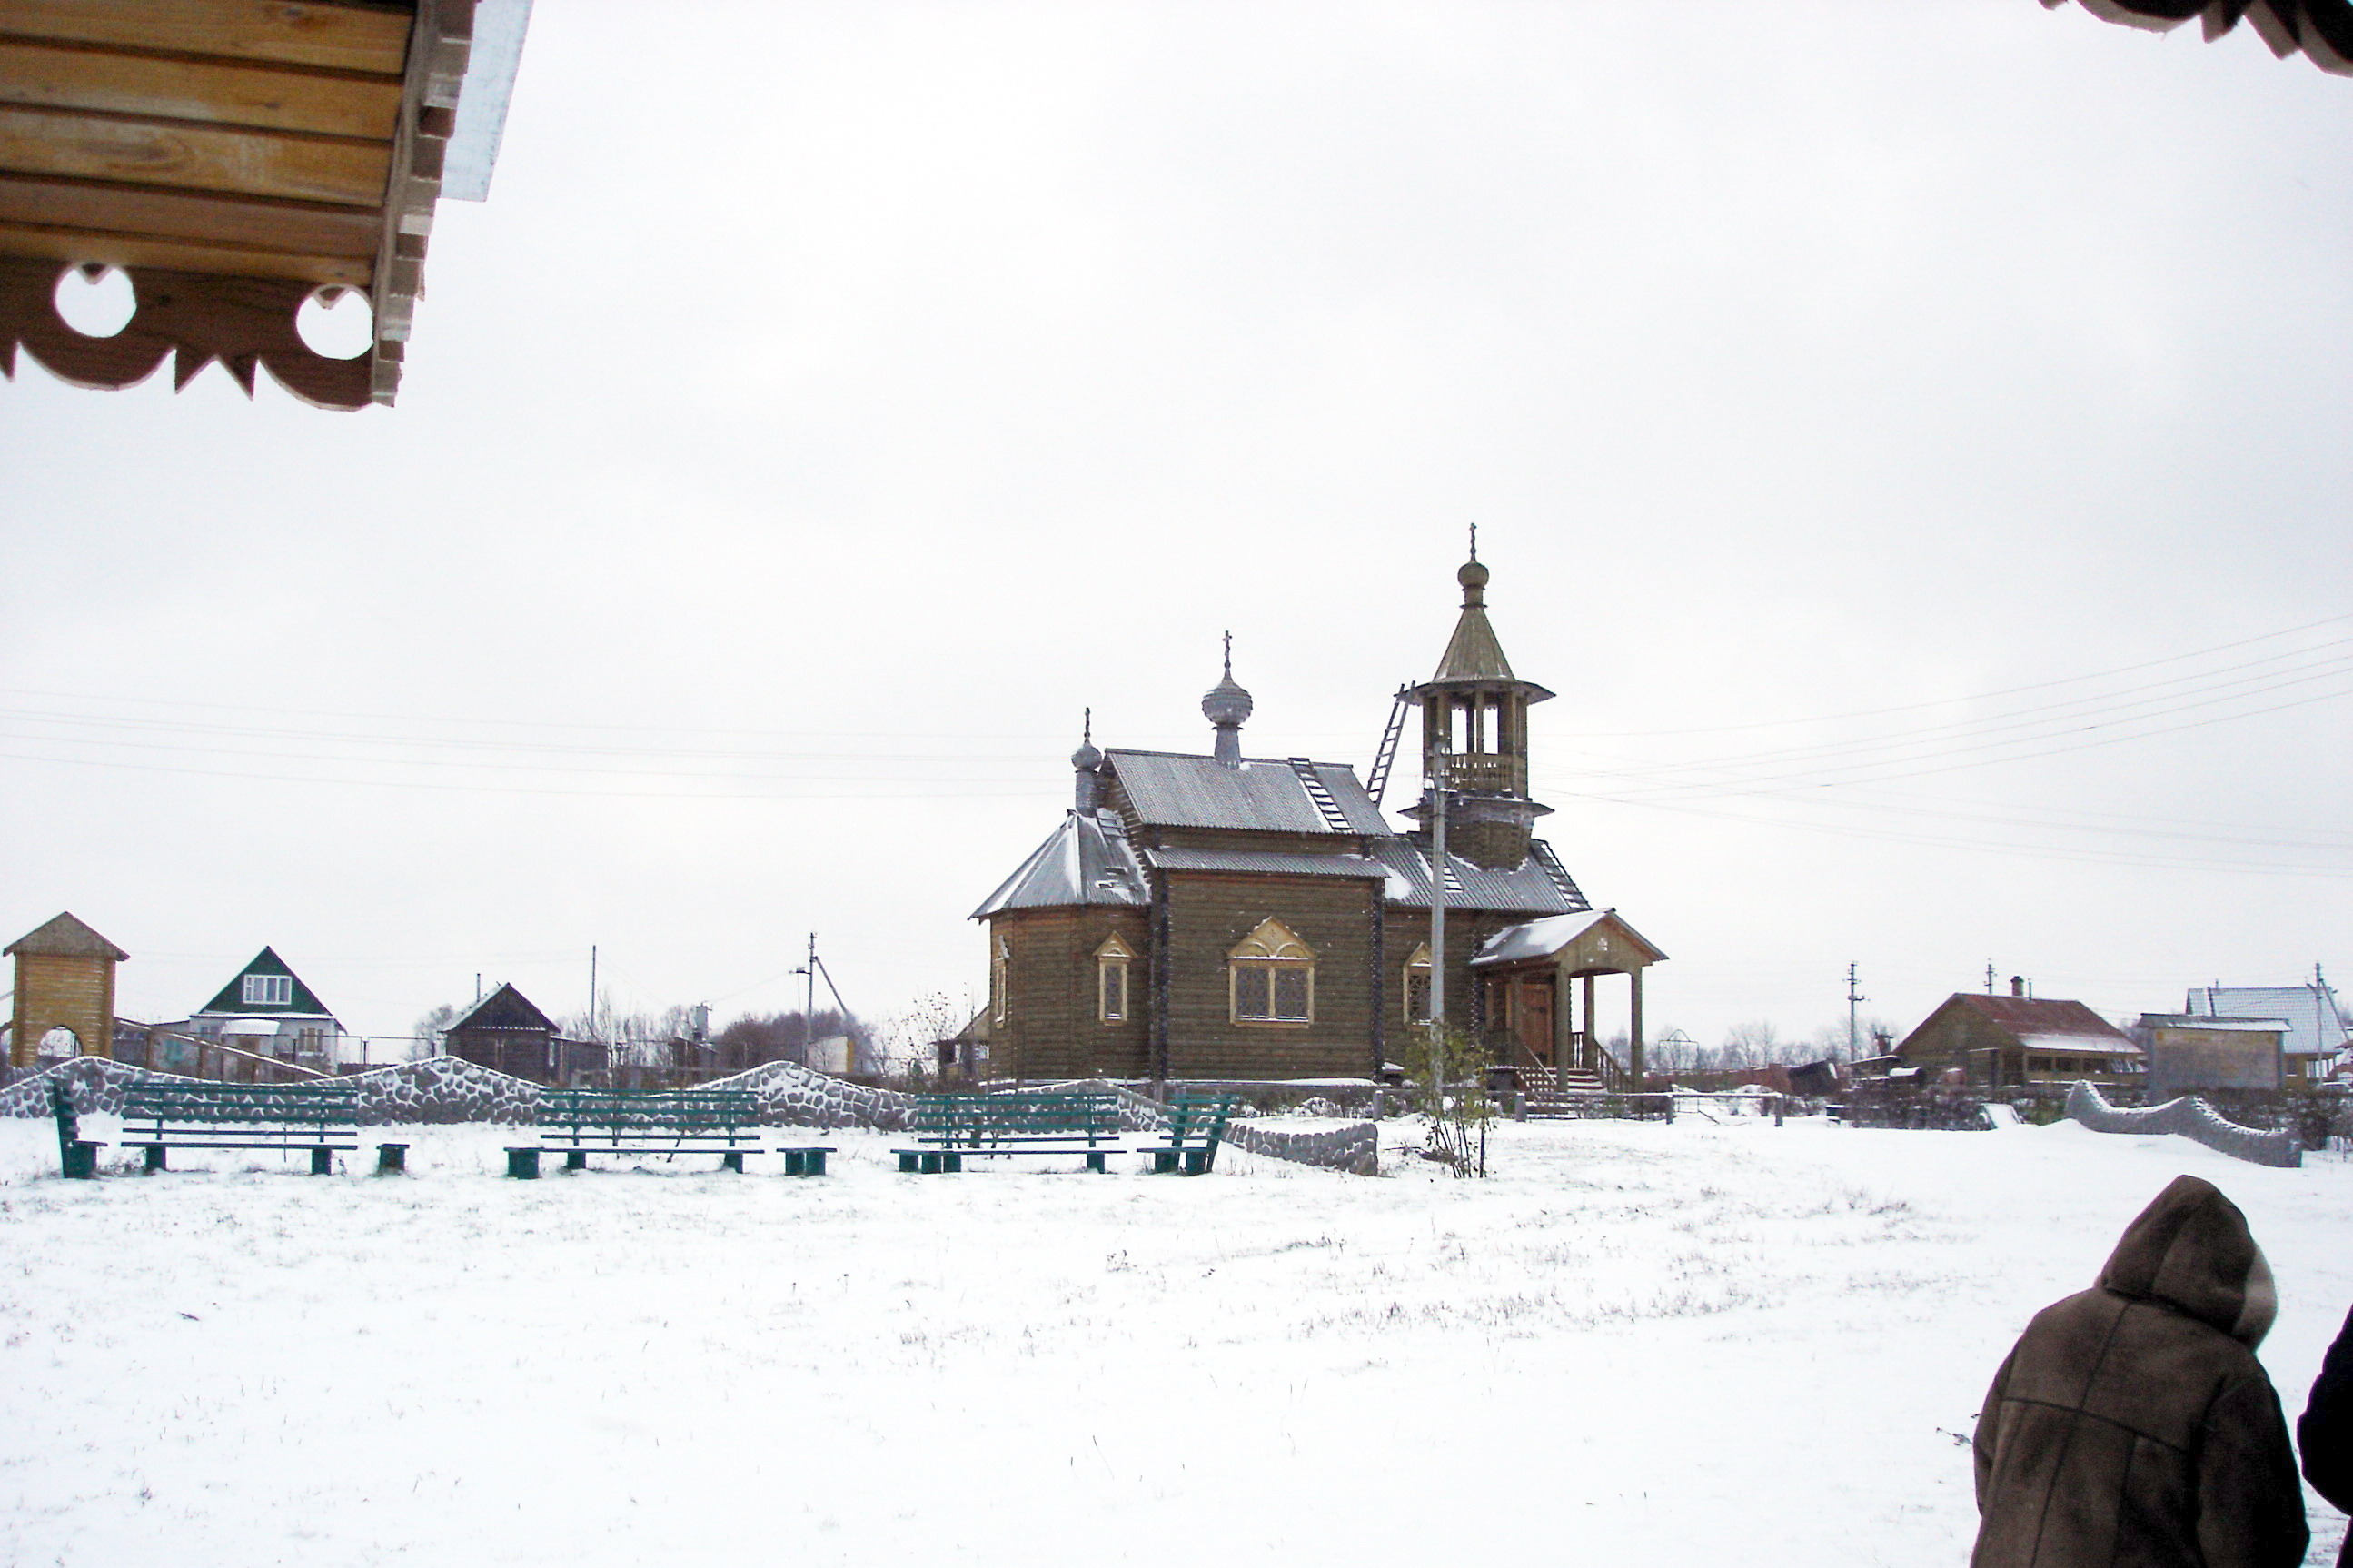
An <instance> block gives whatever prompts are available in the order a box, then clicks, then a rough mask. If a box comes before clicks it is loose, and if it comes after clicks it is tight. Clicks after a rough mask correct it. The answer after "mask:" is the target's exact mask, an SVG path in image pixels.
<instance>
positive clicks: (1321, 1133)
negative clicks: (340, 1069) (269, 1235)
mask: <svg viewBox="0 0 2353 1568" xmlns="http://www.w3.org/2000/svg"><path fill="white" fill-rule="evenodd" d="M172 1076H174V1075H172V1074H168V1073H157V1072H151V1071H150V1070H149V1069H148V1068H136V1067H130V1066H126V1065H125V1064H123V1063H121V1062H116V1061H109V1060H107V1059H106V1058H103V1057H77V1058H74V1059H73V1060H71V1061H67V1062H60V1063H58V1065H57V1066H55V1067H50V1068H41V1069H39V1070H37V1071H34V1072H28V1073H24V1074H21V1075H16V1077H15V1079H14V1081H12V1082H10V1083H9V1084H8V1085H7V1087H5V1088H4V1089H0V1116H47V1115H48V1114H49V1086H50V1085H51V1084H53V1083H58V1082H63V1083H64V1084H65V1085H66V1087H67V1089H68V1091H69V1093H70V1094H71V1096H72V1098H73V1105H74V1109H75V1110H77V1111H79V1112H80V1113H81V1114H82V1115H85V1116H119V1115H121V1111H122V1089H123V1086H124V1085H125V1084H127V1083H130V1082H131V1081H132V1080H133V1079H139V1078H169V1077H172ZM335 1081H336V1082H339V1083H343V1084H347V1085H349V1086H350V1087H351V1088H352V1089H354V1090H356V1091H357V1092H358V1095H359V1107H358V1112H357V1115H358V1120H359V1122H360V1124H361V1125H362V1126H364V1127H387V1126H402V1125H407V1124H411V1123H427V1124H447V1123H453V1122H461V1121H490V1122H502V1123H506V1124H509V1125H517V1124H528V1123H530V1122H532V1121H536V1120H537V1119H538V1115H539V1096H540V1086H539V1085H538V1084H535V1083H531V1082H528V1081H526V1080H525V1079H519V1078H510V1077H509V1076H507V1075H506V1074H505V1073H502V1072H494V1071H492V1070H491V1068H486V1067H480V1066H477V1065H476V1064H474V1063H472V1062H470V1061H466V1060H464V1059H463V1058H459V1057H427V1058H425V1059H424V1060H423V1061H415V1062H402V1063H400V1064H399V1065H397V1066H396V1067H386V1068H375V1069H373V1070H371V1071H368V1072H363V1073H353V1074H352V1075H350V1076H349V1077H347V1078H343V1079H336V1080H335ZM702 1087H703V1088H705V1089H743V1090H745V1091H747V1092H748V1093H750V1094H752V1095H754V1096H755V1097H757V1099H758V1101H759V1106H760V1121H761V1123H762V1124H763V1125H764V1126H769V1127H872V1128H877V1129H880V1130H881V1131H898V1130H900V1129H902V1128H903V1127H905V1126H906V1125H907V1116H908V1110H909V1109H910V1103H911V1102H910V1100H909V1097H908V1096H906V1095H903V1094H900V1093H897V1092H896V1091H894V1090H892V1089H869V1088H867V1087H865V1086H864V1085H862V1084H855V1083H844V1082H843V1081H842V1080H841V1079H837V1078H829V1077H828V1076H827V1075H825V1074H824V1073H821V1072H812V1071H810V1070H809V1069H808V1068H804V1067H797V1066H795V1065H794V1064H793V1063H791V1062H768V1063H766V1064H765V1065H763V1066H760V1067H756V1068H752V1069H751V1070H750V1071H748V1072H740V1073H737V1074H735V1075H734V1076H733V1077H732V1078H723V1079H716V1080H714V1081H712V1082H711V1083H708V1084H705V1085H703V1086H702ZM1058 1087H1062V1088H1071V1089H1080V1088H1084V1089H1109V1090H1111V1091H1112V1092H1113V1094H1115V1095H1116V1096H1118V1098H1119V1104H1120V1125H1121V1126H1122V1127H1123V1128H1124V1129H1125V1130H1127V1131H1131V1132H1155V1131H1160V1130H1161V1129H1163V1128H1165V1127H1166V1126H1167V1125H1168V1117H1167V1113H1166V1111H1165V1110H1162V1109H1161V1107H1160V1104H1159V1102H1158V1101H1156V1100H1152V1099H1150V1098H1149V1097H1147V1096H1145V1095H1141V1094H1138V1093H1136V1092H1135V1091H1134V1089H1126V1088H1123V1087H1122V1086H1120V1085H1117V1084H1113V1083H1108V1082H1105V1081H1103V1080H1102V1079H1094V1080H1092V1081H1089V1082H1086V1083H1082V1084H1069V1085H1061V1086H1058ZM1226 1135H1227V1137H1228V1138H1229V1139H1231V1140H1232V1142H1233V1143H1234V1145H1235V1146H1236V1147H1237V1148H1242V1149H1248V1150H1250V1152H1253V1153H1258V1154H1268V1155H1271V1156H1273V1157H1274V1158H1276V1159H1278V1160H1293V1161H1297V1162H1298V1163H1302V1164H1307V1165H1320V1166H1323V1167H1324V1168H1326V1169H1329V1170H1335V1171H1350V1172H1354V1173H1357V1174H1360V1175H1371V1174H1373V1173H1375V1168H1376V1162H1375V1139H1374V1127H1373V1124H1372V1123H1371V1122H1362V1123H1359V1124H1357V1125H1356V1126H1352V1127H1344V1128H1336V1129H1323V1130H1314V1131H1307V1130H1301V1131H1293V1130H1292V1129H1289V1128H1285V1127H1282V1125H1280V1124H1279V1123H1271V1122H1265V1121H1248V1122H1246V1121H1234V1122H1230V1123H1229V1124H1228V1127H1227V1133H1226Z"/></svg>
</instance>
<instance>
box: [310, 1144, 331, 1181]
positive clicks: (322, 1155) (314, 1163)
mask: <svg viewBox="0 0 2353 1568" xmlns="http://www.w3.org/2000/svg"><path fill="white" fill-rule="evenodd" d="M334 1173H335V1152H334V1151H333V1150H332V1149H313V1150H311V1174H312V1175H314V1176H332V1175H333V1174H334Z"/></svg>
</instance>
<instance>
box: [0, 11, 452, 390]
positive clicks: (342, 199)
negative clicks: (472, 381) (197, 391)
mask: <svg viewBox="0 0 2353 1568" xmlns="http://www.w3.org/2000/svg"><path fill="white" fill-rule="evenodd" d="M473 8H474V0H416V3H415V4H414V5H413V6H411V7H410V8H408V9H405V10H403V9H394V8H391V7H387V6H380V5H334V4H301V3H288V0H0V374H6V375H13V374H15V363H16V351H17V350H18V349H19V348H21V349H23V350H24V351H25V352H26V353H29V354H30V355H31V356H32V357H33V358H35V359H36V360H37V361H39V363H41V364H43V365H44V366H46V367H47V369H48V370H49V371H50V372H52V373H53V374H57V375H58V377H59V378H60V379H63V380H65V381H67V382H69V383H71V384H76V385H80V386H90V387H121V386H128V385H132V384H135V383H137V382H139V381H141V380H143V379H144V378H145V377H147V376H148V375H150V374H153V372H154V371H155V369H156V368H157V367H158V365H160V364H161V363H162V362H163V360H164V358H165V357H167V356H169V357H173V358H174V383H175V384H180V385H185V384H186V383H187V381H188V380H189V378H191V377H192V376H194V375H195V374H196V373H197V372H198V371H199V370H201V369H202V368H203V367H204V366H205V365H206V363H211V362H212V361H214V360H218V361H219V362H220V363H222V364H223V365H225V366H226V367H227V369H228V371H229V373H230V374H231V375H232V376H233V377H234V378H235V379H236V380H237V383H238V384H240V385H242V386H244V387H245V388H246V389H247V391H248V393H249V392H250V391H251V390H252V387H253V382H254V372H255V369H256V368H257V366H259V367H260V368H264V369H267V370H268V371H269V373H270V374H271V375H272V376H273V377H275V378H276V379H277V380H278V382H279V383H280V384H281V385H283V386H285V387H286V388H287V390H288V391H290V392H291V393H293V394H294V395H296V396H298V397H301V398H302V399H304V400H305V401H307V402H311V403H313V404H316V405H321V406H322V407H331V408H359V407H364V406H365V405H367V404H368V403H370V402H371V401H374V402H378V403H389V402H391V401H392V398H393V395H394V393H395V391H396V388H397V386H398V384H399V379H400V369H401V364H402V361H403V359H404V357H405V352H406V351H405V347H404V345H405V342H406V339H407V337H408V333H409V328H410V324H411V321H412V319H413V316H414V313H415V309H416V301H417V296H418V295H419V293H420V292H421V291H422V289H423V287H424V271H423V266H424V259H425V252H426V247H427V237H428V236H429V235H430V233H431V231H432V226H433V214H434V207H435V204H436V202H437V201H438V198H439V195H440V187H441V172H442V159H443V154H444V153H445V152H446V149H447V144H448V137H449V135H450V133H451V132H452V131H453V130H454V128H455V125H456V117H455V112H454V110H455V107H456V104H457V100H458V93H459V87H460V84H461V83H462V81H463V79H464V75H465V71H466V67H467V64H468V61H469V59H470V51H471V46H472V34H473ZM36 264H44V265H36ZM68 266H79V267H88V268H99V267H116V268H121V269H122V270H123V271H124V272H125V273H126V274H128V275H129V277H130V279H131V281H132V289H133V291H134V294H135V296H136V300H137V311H136V314H134V316H133V318H132V324H131V325H130V326H129V327H127V328H125V329H124V330H123V331H122V332H121V333H118V334H116V336H115V337H113V338H110V339H86V338H82V337H81V336H80V335H79V334H78V333H76V332H75V331H73V330H72V329H71V328H70V327H69V326H67V325H66V324H65V323H64V321H62V319H60V318H58V317H57V315H56V312H55V310H54V309H53V308H52V305H51V302H50V295H51V293H52V291H53V290H54V289H55V288H56V285H57V283H58V279H59V278H60V277H61V276H62V273H63V271H64V269H65V268H67V267H68ZM320 286H340V287H346V288H352V289H364V290H365V291H366V292H367V293H368V295H369V297H370V300H371V302H372V304H373V305H374V307H375V338H376V342H375V347H374V349H373V351H372V352H371V353H366V354H364V355H362V356H361V357H359V358H358V359H356V360H330V359H327V358H324V357H323V356H321V355H318V354H315V353H311V351H310V349H309V348H308V346H307V345H305V344H304V343H303V342H302V341H301V337H300V335H299V334H298V333H297V331H295V327H294V318H295V313H296V312H297V311H298V310H300V309H301V305H302V302H303V300H305V299H307V298H308V297H309V295H310V292H311V289H314V288H316V287H320Z"/></svg>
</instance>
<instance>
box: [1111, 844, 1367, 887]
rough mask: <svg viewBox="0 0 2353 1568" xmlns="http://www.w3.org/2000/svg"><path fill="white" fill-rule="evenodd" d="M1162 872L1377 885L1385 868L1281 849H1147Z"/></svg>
mask: <svg viewBox="0 0 2353 1568" xmlns="http://www.w3.org/2000/svg"><path fill="white" fill-rule="evenodd" d="M1144 858H1145V862H1146V863H1147V864H1148V865H1151V866H1153V867H1155V868H1158V869H1160V870H1163V871H1254V872H1262V873H1271V874H1272V875H1275V876H1281V877H1348V878H1361V879H1366V880H1367V881H1376V882H1377V881H1380V880H1382V879H1385V878H1387V877H1388V868H1387V867H1385V866H1383V865H1382V864H1381V863H1380V862H1379V861H1377V860H1374V859H1371V858H1367V857H1366V856H1363V855H1307V854H1299V853H1291V852H1285V851H1283V850H1280V849H1146V850H1145V851H1144Z"/></svg>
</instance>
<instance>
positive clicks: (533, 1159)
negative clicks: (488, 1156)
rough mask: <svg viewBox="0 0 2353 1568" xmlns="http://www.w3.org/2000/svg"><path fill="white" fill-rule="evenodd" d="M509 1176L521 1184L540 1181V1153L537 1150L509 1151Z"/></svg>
mask: <svg viewBox="0 0 2353 1568" xmlns="http://www.w3.org/2000/svg"><path fill="white" fill-rule="evenodd" d="M507 1174H508V1175H510V1176H512V1177H514V1178H515V1180H517V1181H519V1182H535V1181H537V1180H539V1151H538V1150H536V1149H510V1150H508V1151H507Z"/></svg>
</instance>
